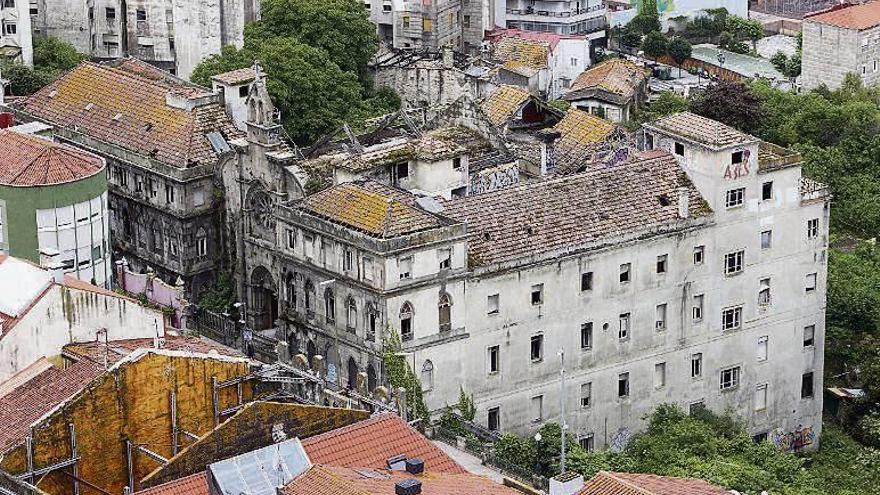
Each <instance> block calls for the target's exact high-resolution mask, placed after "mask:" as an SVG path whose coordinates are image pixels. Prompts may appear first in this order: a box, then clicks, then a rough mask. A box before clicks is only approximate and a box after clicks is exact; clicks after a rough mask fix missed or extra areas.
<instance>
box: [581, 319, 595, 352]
mask: <svg viewBox="0 0 880 495" xmlns="http://www.w3.org/2000/svg"><path fill="white" fill-rule="evenodd" d="M592 348H593V322H592V321H588V322H586V323H583V324H581V349H584V350H586V349H592Z"/></svg>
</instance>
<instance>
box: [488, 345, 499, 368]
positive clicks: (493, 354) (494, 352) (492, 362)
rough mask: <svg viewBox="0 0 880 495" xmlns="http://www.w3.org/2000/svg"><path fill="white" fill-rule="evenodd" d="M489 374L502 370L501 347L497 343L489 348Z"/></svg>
mask: <svg viewBox="0 0 880 495" xmlns="http://www.w3.org/2000/svg"><path fill="white" fill-rule="evenodd" d="M488 353H489V374H492V373H498V372H499V371H501V361H500V357H501V348H500V347H499V346H497V345H493V346H492V347H490V348H489V351H488Z"/></svg>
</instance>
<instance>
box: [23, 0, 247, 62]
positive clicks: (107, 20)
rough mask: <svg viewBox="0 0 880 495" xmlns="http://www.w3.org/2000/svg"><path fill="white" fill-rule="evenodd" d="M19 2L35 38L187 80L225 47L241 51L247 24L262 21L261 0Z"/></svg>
mask: <svg viewBox="0 0 880 495" xmlns="http://www.w3.org/2000/svg"><path fill="white" fill-rule="evenodd" d="M16 3H17V4H20V5H24V8H25V12H27V8H28V6H29V7H30V15H29V17H28V21H29V25H32V26H33V31H34V34H35V35H41V36H51V37H54V38H58V39H61V40H64V41H66V42H68V43H70V44H72V45H73V46H74V48H76V50H77V51H78V52H80V53H85V54H88V55H90V56H91V57H94V58H95V59H97V60H112V59H117V58H124V57H129V56H131V57H137V58H139V59H141V60H145V61H147V62H149V63H151V64H154V65H156V66H157V67H160V68H162V69H164V70H167V71H169V72H171V73H173V74H177V75H178V76H180V77H183V78H185V79H189V76H190V74H191V73H192V71H193V69H194V68H195V67H196V65H198V63H199V62H200V61H201V60H202V59H204V58H206V57H209V56H211V55H215V54H218V53H220V50H221V49H222V48H223V47H224V46H228V45H235V46H238V47H241V46H242V44H243V43H244V26H245V24H247V23H248V22H252V21H255V20H258V19H259V16H260V2H259V0H232V1H228V0H227V1H218V0H211V1H207V2H196V1H182V2H160V1H139V2H126V1H124V0H101V1H98V2H91V3H89V4H88V6H86V5H84V4H82V3H78V2H72V1H70V0H31V1H30V2H16Z"/></svg>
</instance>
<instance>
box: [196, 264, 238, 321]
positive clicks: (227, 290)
mask: <svg viewBox="0 0 880 495" xmlns="http://www.w3.org/2000/svg"><path fill="white" fill-rule="evenodd" d="M234 300H235V289H234V287H233V281H232V277H231V276H230V275H229V274H228V273H225V272H223V273H221V274H220V275H219V276H218V277H217V281H216V282H215V283H213V284H211V286H210V287H209V288H208V290H207V291H205V293H204V294H202V296H201V298H200V299H199V301H198V305H199V307H200V308H202V309H207V310H209V311H213V312H215V313H223V312H225V311H229V309H230V306H231V305H232V303H233V301H234Z"/></svg>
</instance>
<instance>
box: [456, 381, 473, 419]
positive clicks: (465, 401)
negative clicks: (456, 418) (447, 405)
mask: <svg viewBox="0 0 880 495" xmlns="http://www.w3.org/2000/svg"><path fill="white" fill-rule="evenodd" d="M458 390H459V392H458V410H459V411H460V412H461V417H462V418H464V419H466V420H468V421H473V420H474V418H475V417H476V416H477V406H476V405H475V404H474V396H473V395H470V396H469V395H468V394H466V393H465V391H464V387H463V386H459V388H458Z"/></svg>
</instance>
